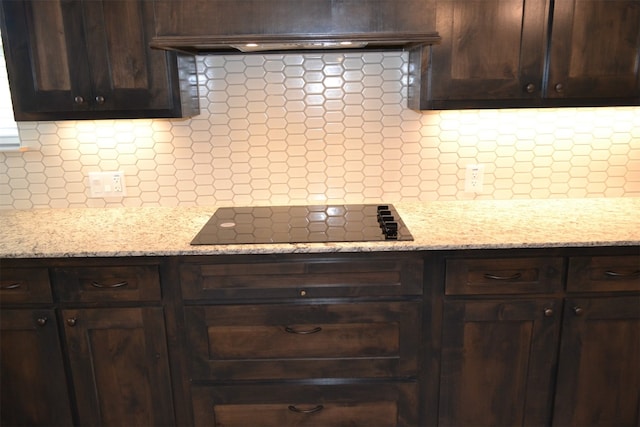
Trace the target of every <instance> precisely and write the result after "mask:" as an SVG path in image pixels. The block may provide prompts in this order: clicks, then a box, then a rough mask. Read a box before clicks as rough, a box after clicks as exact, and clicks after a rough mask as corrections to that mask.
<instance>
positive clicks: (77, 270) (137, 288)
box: [53, 265, 160, 302]
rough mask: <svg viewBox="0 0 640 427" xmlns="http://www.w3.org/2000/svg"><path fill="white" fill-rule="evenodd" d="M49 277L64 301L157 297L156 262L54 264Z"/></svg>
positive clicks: (144, 299)
mask: <svg viewBox="0 0 640 427" xmlns="http://www.w3.org/2000/svg"><path fill="white" fill-rule="evenodd" d="M53 279H54V281H53V283H54V290H55V292H56V295H57V297H58V298H59V299H60V300H61V301H65V302H115V301H158V300H160V276H159V273H158V266H156V265H127V266H91V267H64V268H55V269H54V270H53Z"/></svg>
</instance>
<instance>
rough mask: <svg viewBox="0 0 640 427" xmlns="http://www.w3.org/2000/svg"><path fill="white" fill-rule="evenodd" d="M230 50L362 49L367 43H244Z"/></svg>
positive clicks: (247, 51) (245, 51)
mask: <svg viewBox="0 0 640 427" xmlns="http://www.w3.org/2000/svg"><path fill="white" fill-rule="evenodd" d="M230 46H231V47H232V48H234V49H237V50H239V51H240V52H244V53H250V52H265V51H279V50H314V49H362V48H364V47H366V46H367V42H348V41H343V42H322V41H316V42H298V43H291V42H290V43H284V42H281V43H245V44H232V45H230Z"/></svg>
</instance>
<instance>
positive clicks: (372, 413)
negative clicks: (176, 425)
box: [192, 382, 418, 427]
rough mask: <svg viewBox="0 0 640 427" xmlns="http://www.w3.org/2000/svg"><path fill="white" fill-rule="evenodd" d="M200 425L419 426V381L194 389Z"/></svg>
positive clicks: (268, 426)
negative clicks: (417, 382)
mask: <svg viewBox="0 0 640 427" xmlns="http://www.w3.org/2000/svg"><path fill="white" fill-rule="evenodd" d="M192 396H193V411H194V419H195V423H194V424H195V426H196V427H204V426H218V427H247V426H252V427H285V426H322V427H333V426H367V427H383V426H384V427H389V426H398V427H401V426H407V427H408V426H417V425H418V418H417V417H418V415H417V414H418V400H417V396H418V392H417V384H416V383H414V382H406V383H383V382H378V383H373V384H367V383H360V384H341V385H283V384H271V385H237V386H202V387H193V388H192Z"/></svg>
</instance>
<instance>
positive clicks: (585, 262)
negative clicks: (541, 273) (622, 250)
mask: <svg viewBox="0 0 640 427" xmlns="http://www.w3.org/2000/svg"><path fill="white" fill-rule="evenodd" d="M567 290H568V291H575V292H578V291H598V292H607V291H639V290H640V255H628V256H596V257H572V258H570V259H569V276H568V277H567Z"/></svg>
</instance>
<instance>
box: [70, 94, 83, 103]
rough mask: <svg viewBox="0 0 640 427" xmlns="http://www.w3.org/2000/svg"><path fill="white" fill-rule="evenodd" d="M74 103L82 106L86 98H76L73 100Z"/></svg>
mask: <svg viewBox="0 0 640 427" xmlns="http://www.w3.org/2000/svg"><path fill="white" fill-rule="evenodd" d="M73 102H75V103H76V104H82V103H84V98H83V97H81V96H76V97H75V98H73Z"/></svg>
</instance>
